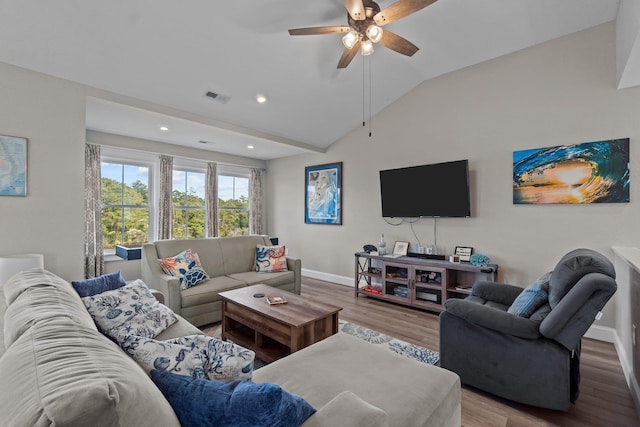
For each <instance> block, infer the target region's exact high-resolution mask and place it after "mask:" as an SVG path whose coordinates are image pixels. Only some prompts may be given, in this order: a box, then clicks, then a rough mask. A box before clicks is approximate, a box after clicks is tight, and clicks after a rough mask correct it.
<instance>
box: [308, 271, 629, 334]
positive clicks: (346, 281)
mask: <svg viewBox="0 0 640 427" xmlns="http://www.w3.org/2000/svg"><path fill="white" fill-rule="evenodd" d="M302 275H303V276H307V277H311V278H312V279H318V280H325V281H327V282H332V283H338V284H340V285H345V286H351V287H353V286H355V282H354V279H353V277H345V276H338V275H337V274H331V273H324V272H322V271H316V270H309V269H306V268H303V269H302ZM584 336H585V337H586V338H591V339H594V340H598V341H604V342H608V343H615V341H616V332H615V329H613V328H609V327H605V326H598V325H591V327H590V328H589V330H588V331H587V333H586V334H584Z"/></svg>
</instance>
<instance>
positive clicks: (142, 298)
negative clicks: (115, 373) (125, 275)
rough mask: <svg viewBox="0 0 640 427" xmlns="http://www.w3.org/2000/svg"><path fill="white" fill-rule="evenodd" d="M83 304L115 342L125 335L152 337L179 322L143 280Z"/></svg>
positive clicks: (87, 300)
mask: <svg viewBox="0 0 640 427" xmlns="http://www.w3.org/2000/svg"><path fill="white" fill-rule="evenodd" d="M82 302H83V303H84V306H85V307H86V308H87V311H88V312H89V314H91V317H92V318H93V321H94V322H95V323H96V325H98V328H100V330H101V331H102V332H103V333H104V334H106V335H108V336H110V337H112V338H114V339H115V340H116V341H120V340H121V339H120V338H121V337H124V336H126V335H139V336H141V337H147V338H153V337H155V336H156V335H158V334H159V333H160V332H162V331H164V330H165V329H167V328H168V327H169V326H171V325H172V324H174V323H175V322H177V320H178V319H177V318H176V315H175V313H174V312H173V311H172V310H171V309H170V308H169V307H167V306H165V305H163V304H160V303H159V302H158V300H157V299H155V298H154V296H153V294H152V293H151V291H150V290H149V288H148V287H147V285H146V284H145V283H144V282H143V281H142V280H140V279H138V280H136V281H134V282H132V283H130V284H128V285H126V286H123V287H121V288H118V289H115V290H112V291H107V292H103V293H101V294H97V295H93V296H90V297H84V298H82Z"/></svg>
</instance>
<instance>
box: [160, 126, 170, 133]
mask: <svg viewBox="0 0 640 427" xmlns="http://www.w3.org/2000/svg"><path fill="white" fill-rule="evenodd" d="M160 130H161V131H162V132H166V131H168V130H169V128H168V127H166V126H160Z"/></svg>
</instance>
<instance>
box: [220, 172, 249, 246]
mask: <svg viewBox="0 0 640 427" xmlns="http://www.w3.org/2000/svg"><path fill="white" fill-rule="evenodd" d="M218 226H219V230H218V231H219V232H218V234H219V235H220V236H242V235H247V234H249V177H248V176H238V175H235V176H232V175H220V174H219V175H218Z"/></svg>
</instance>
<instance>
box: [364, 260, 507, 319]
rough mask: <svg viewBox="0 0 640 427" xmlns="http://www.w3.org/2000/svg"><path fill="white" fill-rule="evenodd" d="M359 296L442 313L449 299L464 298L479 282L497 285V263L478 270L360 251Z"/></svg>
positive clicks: (463, 266) (439, 261)
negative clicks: (490, 282)
mask: <svg viewBox="0 0 640 427" xmlns="http://www.w3.org/2000/svg"><path fill="white" fill-rule="evenodd" d="M355 257H356V260H355V261H356V264H355V267H356V270H355V295H356V297H357V296H359V295H366V296H368V297H372V298H379V299H383V300H386V301H392V302H396V303H399V304H404V305H409V306H412V307H417V308H422V309H425V310H432V311H438V312H439V311H442V308H443V307H442V305H443V304H444V302H445V301H446V300H447V299H449V298H464V297H466V296H467V295H469V294H470V292H471V286H472V285H473V283H474V282H475V281H476V280H488V281H492V282H495V281H496V278H497V273H498V266H497V265H496V264H489V265H487V266H486V267H476V266H474V265H472V264H470V263H468V262H459V263H457V262H449V261H441V260H433V259H423V258H413V257H407V256H404V257H399V258H391V257H386V256H380V255H372V254H368V253H366V252H357V253H356V254H355Z"/></svg>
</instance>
